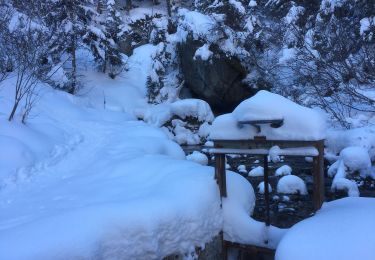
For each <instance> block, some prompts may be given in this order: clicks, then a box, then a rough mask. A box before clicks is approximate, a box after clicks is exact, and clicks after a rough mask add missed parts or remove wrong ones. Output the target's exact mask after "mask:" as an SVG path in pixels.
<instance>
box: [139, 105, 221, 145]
mask: <svg viewBox="0 0 375 260" xmlns="http://www.w3.org/2000/svg"><path fill="white" fill-rule="evenodd" d="M137 114H138V117H139V118H142V119H143V120H144V121H145V122H147V123H148V124H151V125H154V126H158V127H162V126H164V127H165V129H166V131H167V132H169V135H170V136H171V139H173V140H175V141H176V142H177V143H179V144H182V145H196V144H200V143H201V142H202V141H204V140H205V139H206V138H207V136H208V135H209V131H210V126H211V125H210V123H211V122H212V121H213V119H214V115H213V113H212V111H211V108H210V106H209V104H208V103H207V102H205V101H203V100H200V99H182V100H178V101H175V102H173V103H164V104H158V105H150V106H149V107H147V108H146V109H144V110H143V111H142V110H139V111H138V113H137Z"/></svg>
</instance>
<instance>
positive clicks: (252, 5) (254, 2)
mask: <svg viewBox="0 0 375 260" xmlns="http://www.w3.org/2000/svg"><path fill="white" fill-rule="evenodd" d="M255 6H257V2H256V1H255V0H250V2H249V7H255Z"/></svg>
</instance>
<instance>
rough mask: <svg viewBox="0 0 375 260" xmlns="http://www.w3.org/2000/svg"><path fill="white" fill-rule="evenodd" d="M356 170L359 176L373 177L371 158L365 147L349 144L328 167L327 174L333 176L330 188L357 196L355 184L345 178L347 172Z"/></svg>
mask: <svg viewBox="0 0 375 260" xmlns="http://www.w3.org/2000/svg"><path fill="white" fill-rule="evenodd" d="M355 171H358V172H359V173H360V175H361V177H363V178H366V177H367V176H370V177H374V176H373V174H372V173H371V160H370V156H369V154H368V152H367V149H365V148H362V147H359V146H350V147H347V148H345V149H343V150H342V151H341V152H340V155H339V157H338V160H337V161H336V162H335V163H333V164H332V165H331V166H330V167H329V168H328V175H329V176H330V177H333V176H334V178H333V181H332V186H331V190H332V191H335V190H345V191H347V192H348V195H349V196H355V197H357V196H359V190H358V187H357V184H356V183H355V182H353V181H350V180H348V179H346V176H347V174H348V173H353V172H355Z"/></svg>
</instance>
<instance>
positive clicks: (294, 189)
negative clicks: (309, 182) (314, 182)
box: [277, 175, 307, 195]
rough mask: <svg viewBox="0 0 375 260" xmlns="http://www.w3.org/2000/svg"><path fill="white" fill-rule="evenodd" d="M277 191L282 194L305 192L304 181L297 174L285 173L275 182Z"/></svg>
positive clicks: (303, 193)
mask: <svg viewBox="0 0 375 260" xmlns="http://www.w3.org/2000/svg"><path fill="white" fill-rule="evenodd" d="M277 192H278V193H284V194H296V193H299V194H301V195H306V194H307V188H306V184H305V182H304V181H303V180H302V179H301V178H300V177H298V176H295V175H287V176H283V177H282V178H281V179H280V180H279V182H278V183H277Z"/></svg>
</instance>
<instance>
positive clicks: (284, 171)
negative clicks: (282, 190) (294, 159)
mask: <svg viewBox="0 0 375 260" xmlns="http://www.w3.org/2000/svg"><path fill="white" fill-rule="evenodd" d="M291 174H292V167H290V166H289V165H283V166H281V167H279V168H277V170H276V171H275V176H284V175H291Z"/></svg>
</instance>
